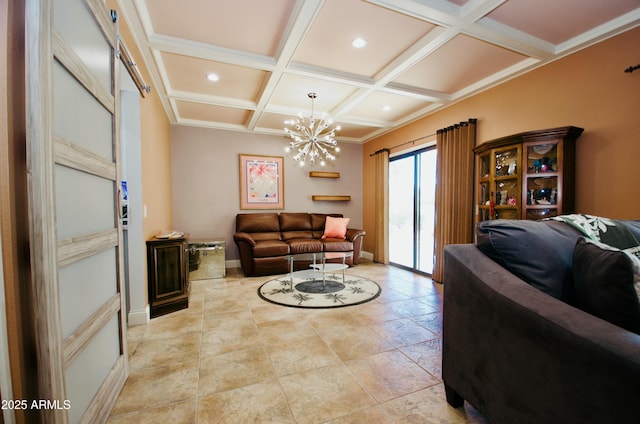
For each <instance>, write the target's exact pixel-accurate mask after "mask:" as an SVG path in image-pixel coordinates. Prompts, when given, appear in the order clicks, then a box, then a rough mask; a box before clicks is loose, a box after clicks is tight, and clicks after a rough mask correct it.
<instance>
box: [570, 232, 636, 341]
mask: <svg viewBox="0 0 640 424" xmlns="http://www.w3.org/2000/svg"><path fill="white" fill-rule="evenodd" d="M573 280H574V284H575V289H576V297H577V301H578V306H579V307H580V308H581V309H582V310H584V311H585V312H588V313H590V314H592V315H595V316H597V317H599V318H602V319H604V320H607V321H609V322H610V323H612V324H615V325H617V326H619V327H622V328H625V329H627V330H629V331H633V332H634V333H637V334H640V300H639V299H640V246H635V247H631V248H629V249H624V250H621V249H617V248H615V247H612V246H609V245H607V244H604V243H600V242H597V241H594V240H590V239H588V238H586V237H583V238H580V239H579V240H578V241H577V243H576V247H575V250H574V253H573Z"/></svg>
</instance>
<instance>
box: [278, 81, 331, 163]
mask: <svg viewBox="0 0 640 424" xmlns="http://www.w3.org/2000/svg"><path fill="white" fill-rule="evenodd" d="M308 96H309V98H310V99H311V115H309V116H302V112H301V113H299V114H298V118H297V119H293V120H288V121H284V123H285V125H290V126H292V128H287V127H285V128H284V132H285V133H286V134H287V136H288V137H290V138H291V140H292V141H291V142H290V143H289V146H287V147H286V148H285V150H286V151H287V152H290V151H291V150H297V153H296V154H295V155H294V156H293V160H295V161H297V162H298V164H299V165H300V167H303V166H304V165H305V162H306V161H307V158H308V160H309V162H310V163H311V165H313V164H314V163H315V161H316V159H319V160H320V166H325V164H326V162H325V161H327V160H332V161H333V160H336V157H335V156H334V155H333V154H332V153H331V152H330V151H329V150H330V149H332V150H333V151H334V152H339V151H340V147H338V143H337V142H336V139H335V137H336V131H340V126H337V127H335V128H329V127H330V126H331V124H332V123H333V121H332V120H331V119H330V118H328V117H327V116H326V114H324V113H323V114H322V118H321V119H319V120H316V118H315V116H314V115H313V113H314V110H313V101H314V99H315V98H316V97H318V96H317V95H316V93H309V94H308Z"/></svg>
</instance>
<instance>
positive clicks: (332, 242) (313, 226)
mask: <svg viewBox="0 0 640 424" xmlns="http://www.w3.org/2000/svg"><path fill="white" fill-rule="evenodd" d="M327 216H333V217H340V218H342V215H341V214H318V213H291V212H281V213H279V214H278V213H246V214H238V215H237V216H236V233H235V234H234V236H233V240H234V241H235V243H236V245H237V246H238V250H239V251H240V264H241V266H242V270H243V271H244V274H245V275H246V276H259V275H273V274H284V273H287V272H288V271H289V262H288V261H286V260H285V259H284V257H285V256H287V255H290V254H298V253H317V252H353V256H352V257H350V258H347V260H346V263H347V264H348V265H349V266H353V265H357V264H358V262H359V261H360V251H361V249H362V240H363V237H364V235H365V232H364V230H356V229H352V228H349V229H347V233H346V239H339V238H325V239H322V235H323V234H324V225H325V220H326V218H327ZM295 266H296V269H303V268H305V267H308V264H305V263H304V262H301V261H296V263H295Z"/></svg>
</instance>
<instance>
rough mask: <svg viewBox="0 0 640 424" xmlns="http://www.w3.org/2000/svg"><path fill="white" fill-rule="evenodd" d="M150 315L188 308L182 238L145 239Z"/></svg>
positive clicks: (186, 252) (185, 249) (186, 247)
mask: <svg viewBox="0 0 640 424" xmlns="http://www.w3.org/2000/svg"><path fill="white" fill-rule="evenodd" d="M147 267H148V270H147V274H148V283H149V307H150V309H151V311H150V312H151V318H155V317H157V316H160V315H164V314H168V313H170V312H174V311H178V310H180V309H185V308H187V307H189V243H188V241H187V238H186V237H181V238H177V239H159V238H155V237H154V238H152V239H150V240H147Z"/></svg>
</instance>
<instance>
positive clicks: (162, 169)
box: [106, 0, 173, 239]
mask: <svg viewBox="0 0 640 424" xmlns="http://www.w3.org/2000/svg"><path fill="white" fill-rule="evenodd" d="M106 4H107V7H108V8H111V9H115V10H117V11H120V10H121V8H120V7H119V5H118V2H117V0H107V2H106ZM118 16H119V18H118V19H119V20H120V25H119V28H120V33H121V35H122V39H123V40H124V42H125V43H126V45H127V48H128V49H129V51H130V53H131V55H132V56H133V58H134V60H135V62H136V63H137V64H138V67H139V69H140V72H141V73H142V75H143V77H144V79H145V81H146V83H147V84H150V85H151V93H150V94H147V95H146V97H145V98H143V99H141V100H140V137H141V149H142V201H143V203H144V205H145V206H146V209H147V216H146V218H145V219H144V222H143V234H144V237H145V239H148V238H150V237H152V236H153V235H155V234H156V233H158V232H160V231H161V230H164V229H169V228H172V227H173V212H172V207H171V205H172V192H171V127H170V124H169V119H168V118H167V114H166V112H165V110H164V107H163V105H162V102H161V100H160V97H159V95H158V87H154V85H153V81H152V80H151V77H150V74H149V72H148V70H147V68H146V66H145V64H144V62H143V61H142V55H141V54H140V50H138V47H137V45H136V43H135V42H134V40H133V37H132V35H131V32H130V31H129V28H128V27H127V22H125V21H124V14H123V13H118Z"/></svg>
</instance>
